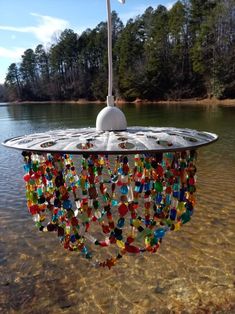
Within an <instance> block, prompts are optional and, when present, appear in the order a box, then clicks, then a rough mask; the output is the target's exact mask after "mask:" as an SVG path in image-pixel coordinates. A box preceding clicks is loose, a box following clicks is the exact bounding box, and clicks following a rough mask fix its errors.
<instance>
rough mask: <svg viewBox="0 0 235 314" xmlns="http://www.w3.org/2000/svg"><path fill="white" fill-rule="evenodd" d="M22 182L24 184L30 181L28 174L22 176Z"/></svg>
mask: <svg viewBox="0 0 235 314" xmlns="http://www.w3.org/2000/svg"><path fill="white" fill-rule="evenodd" d="M24 180H25V182H28V181H29V180H30V175H29V174H26V175H24Z"/></svg>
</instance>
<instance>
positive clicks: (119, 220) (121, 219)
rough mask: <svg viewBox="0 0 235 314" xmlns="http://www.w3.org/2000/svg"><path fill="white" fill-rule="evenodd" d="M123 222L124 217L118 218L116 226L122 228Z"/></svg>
mask: <svg viewBox="0 0 235 314" xmlns="http://www.w3.org/2000/svg"><path fill="white" fill-rule="evenodd" d="M124 224H125V218H123V217H121V218H119V219H118V223H117V227H118V228H122V227H123V226H124Z"/></svg>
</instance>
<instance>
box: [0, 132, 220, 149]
mask: <svg viewBox="0 0 235 314" xmlns="http://www.w3.org/2000/svg"><path fill="white" fill-rule="evenodd" d="M217 139H218V136H217V135H216V134H214V133H209V132H202V131H197V130H191V129H178V128H166V127H161V128H160V127H159V128H158V127H130V128H127V129H126V130H125V131H97V130H96V129H95V128H81V129H66V130H52V131H48V132H43V133H35V134H29V135H25V136H19V137H15V138H11V139H8V140H6V141H5V142H4V143H3V145H4V146H7V147H10V148H15V149H19V150H24V151H33V152H42V153H43V152H47V153H55V152H58V153H69V154H83V153H86V152H87V153H97V154H98V153H103V154H135V153H148V152H168V151H182V150H186V149H197V148H198V147H201V146H204V145H208V144H210V143H213V142H215V141H216V140H217Z"/></svg>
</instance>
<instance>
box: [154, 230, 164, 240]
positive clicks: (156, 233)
mask: <svg viewBox="0 0 235 314" xmlns="http://www.w3.org/2000/svg"><path fill="white" fill-rule="evenodd" d="M164 235H165V230H164V229H157V230H155V231H154V237H155V238H158V239H160V238H163V237H164Z"/></svg>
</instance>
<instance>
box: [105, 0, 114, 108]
mask: <svg viewBox="0 0 235 314" xmlns="http://www.w3.org/2000/svg"><path fill="white" fill-rule="evenodd" d="M107 13H108V67H109V79H108V96H107V105H108V106H114V97H113V58H112V17H111V6H110V0H107Z"/></svg>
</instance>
